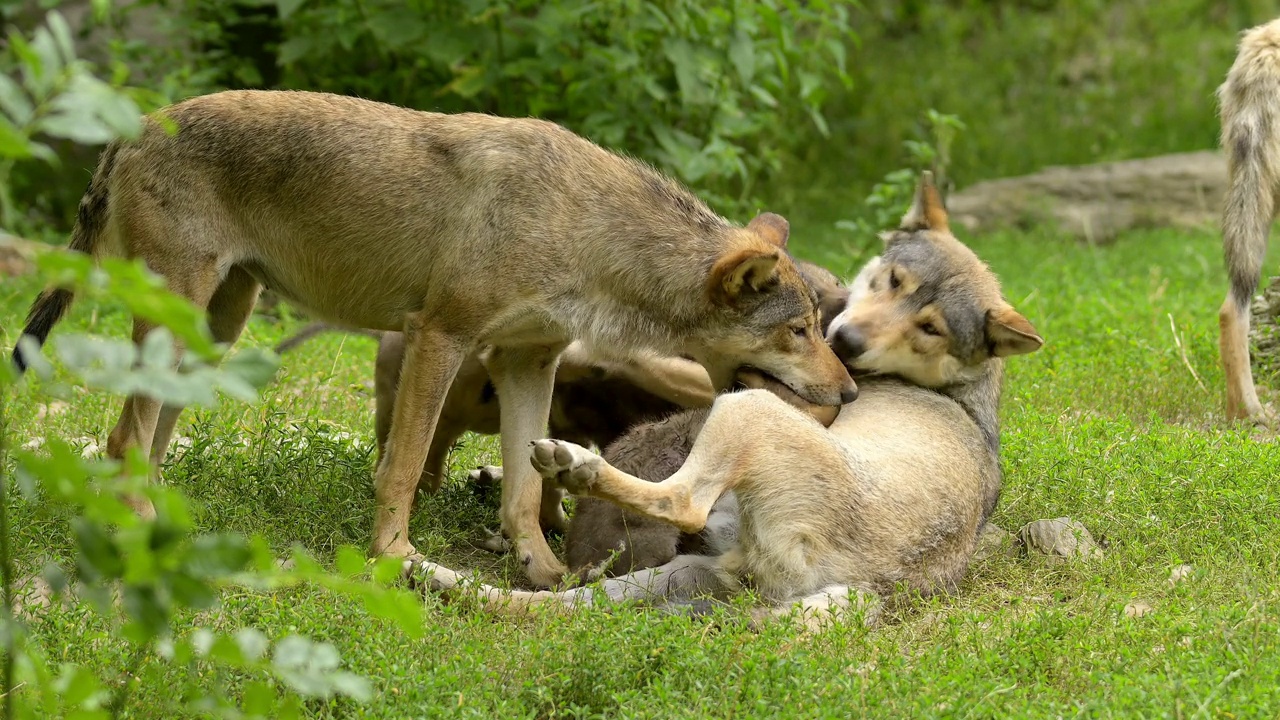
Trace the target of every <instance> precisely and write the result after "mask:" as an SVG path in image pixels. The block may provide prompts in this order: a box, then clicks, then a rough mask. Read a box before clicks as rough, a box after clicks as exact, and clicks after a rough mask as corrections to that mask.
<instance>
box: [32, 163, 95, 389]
mask: <svg viewBox="0 0 1280 720" xmlns="http://www.w3.org/2000/svg"><path fill="white" fill-rule="evenodd" d="M118 151H119V145H118V144H117V143H111V144H110V145H108V146H107V149H106V150H104V151H103V152H102V157H101V158H100V159H99V160H98V168H97V170H95V171H94V173H93V179H92V180H90V181H89V189H88V190H86V191H85V193H84V197H83V198H81V199H80V212H79V214H78V215H77V216H76V224H75V227H74V228H72V229H71V243H70V244H69V245H68V247H69V248H71V249H72V250H75V251H77V252H82V253H88V254H90V255H96V254H97V250H98V245H99V241H100V240H101V237H102V231H103V228H104V226H105V225H106V220H107V190H108V187H109V185H110V179H111V173H112V171H113V170H114V169H115V163H116V153H117V152H118ZM73 299H74V293H72V292H71V291H70V290H65V289H62V288H53V289H49V290H45V291H44V292H42V293H40V296H39V297H37V298H36V301H35V302H34V303H32V304H31V310H30V311H28V312H27V324H26V327H25V328H23V330H22V335H23V336H30V337H32V338H34V339H35V341H36V343H37V345H43V344H44V341H45V340H47V339H48V337H49V333H50V331H52V330H53V326H54V325H56V324H57V323H58V321H59V320H61V319H62V316H63V315H65V314H66V312H67V308H69V307H71V301H72V300H73ZM13 362H14V364H15V365H17V367H18V371H19V372H23V371H25V370H26V369H27V364H28V363H27V360H26V359H25V358H24V357H23V356H22V351H21V350H20V349H19V348H18V347H16V346H15V347H14V349H13Z"/></svg>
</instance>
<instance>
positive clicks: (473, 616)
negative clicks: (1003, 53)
mask: <svg viewBox="0 0 1280 720" xmlns="http://www.w3.org/2000/svg"><path fill="white" fill-rule="evenodd" d="M794 242H795V243H796V244H797V247H796V249H797V251H798V252H799V253H800V254H801V255H805V256H807V257H810V258H814V259H818V260H820V261H823V262H826V263H827V264H829V265H830V266H832V267H833V269H836V270H839V271H842V272H843V271H848V270H849V269H851V268H852V267H853V266H854V265H855V263H856V258H850V257H847V256H846V255H844V254H843V253H844V251H843V249H842V248H843V245H842V241H841V239H840V238H839V237H837V236H835V235H834V234H830V233H827V232H826V231H825V230H823V229H821V228H803V227H798V228H797V233H796V235H795V239H794ZM972 244H973V246H974V248H975V249H976V250H977V251H978V252H979V254H980V255H982V256H983V257H984V258H986V259H987V260H988V261H989V262H990V264H991V265H992V266H993V268H994V269H995V270H996V272H997V273H998V274H999V275H1000V276H1001V277H1002V278H1003V281H1004V285H1005V289H1006V293H1007V296H1008V297H1009V299H1010V300H1011V301H1012V302H1013V303H1014V305H1015V306H1016V307H1018V308H1019V309H1020V310H1021V311H1022V312H1023V313H1024V314H1026V315H1027V316H1028V317H1029V318H1030V319H1031V320H1032V322H1033V323H1034V324H1035V325H1036V327H1037V328H1038V329H1039V330H1040V331H1041V332H1042V334H1043V335H1044V337H1045V338H1046V339H1047V345H1046V346H1045V348H1044V349H1043V350H1042V351H1041V352H1039V353H1037V354H1035V355H1032V356H1029V357H1026V358H1018V359H1016V360H1014V361H1013V362H1011V363H1010V372H1009V377H1008V381H1007V385H1006V393H1005V399H1004V408H1003V417H1004V465H1005V468H1006V473H1007V474H1006V484H1005V491H1004V495H1003V497H1002V499H1001V502H1000V505H999V508H998V509H997V511H996V514H995V517H994V521H995V522H996V523H998V524H1000V525H1001V526H1003V527H1005V528H1008V529H1016V528H1017V527H1019V526H1020V525H1022V524H1023V523H1026V522H1029V521H1031V520H1035V519H1038V518H1045V517H1057V516H1061V515H1070V516H1072V517H1074V518H1076V519H1078V520H1080V521H1082V522H1084V523H1085V525H1087V526H1088V527H1089V528H1090V529H1091V530H1092V531H1093V533H1094V534H1095V536H1097V537H1099V538H1100V539H1104V540H1105V541H1106V542H1107V544H1108V548H1109V549H1108V551H1107V554H1106V556H1105V557H1104V558H1103V559H1101V560H1099V561H1097V562H1095V563H1092V564H1050V563H1048V562H1044V561H1038V560H1036V559H1026V558H1023V559H1017V558H1006V557H997V558H993V559H991V560H988V561H985V562H983V563H981V564H978V565H976V566H975V567H973V568H972V570H971V572H970V574H969V576H968V579H967V580H966V582H965V583H964V585H963V587H962V588H961V591H960V593H959V594H958V595H956V596H953V597H946V598H937V599H934V600H931V601H928V602H918V603H914V604H911V605H909V606H908V607H905V608H902V609H898V610H895V611H893V612H892V613H891V614H890V615H889V616H888V617H887V618H886V620H885V622H884V623H883V624H882V626H881V627H879V628H878V629H875V630H872V631H867V630H864V629H862V628H859V627H844V628H837V629H835V630H833V631H831V632H828V633H826V634H824V635H820V636H816V637H805V636H802V635H800V634H799V633H798V632H797V631H796V630H794V629H792V628H789V627H787V626H777V627H772V628H769V629H766V630H765V631H763V632H761V633H753V632H751V631H749V630H747V629H745V628H744V627H743V626H742V624H741V622H739V621H738V620H736V619H735V618H736V617H737V616H735V615H733V614H731V613H730V614H728V615H725V616H723V617H721V618H719V620H720V622H715V623H712V622H708V621H702V620H688V619H682V618H669V617H656V616H653V615H651V614H644V613H640V612H636V613H631V612H626V613H618V614H612V615H610V614H606V613H603V612H599V611H593V612H581V613H578V614H576V615H574V616H571V617H568V618H561V619H554V620H552V619H548V618H542V619H535V620H525V621H513V620H498V619H493V618H491V617H488V616H485V615H483V614H479V613H477V612H475V611H473V610H470V609H468V608H466V607H463V606H441V605H439V604H438V603H437V602H435V600H433V599H428V601H427V602H428V603H429V605H430V607H429V612H428V623H429V627H428V628H427V629H426V634H425V637H424V638H422V639H421V640H414V641H410V640H408V639H406V638H405V637H404V636H403V635H401V634H399V633H398V632H397V631H395V630H394V629H393V628H392V627H391V626H390V625H389V624H388V623H385V622H382V621H379V620H375V619H372V618H370V617H369V616H368V615H367V614H366V613H365V612H364V611H363V610H362V608H361V607H360V605H359V604H358V603H356V602H354V601H348V600H345V599H343V598H338V597H335V596H333V595H331V594H329V593H327V592H325V591H322V590H316V589H305V588H304V589H295V590H291V591H289V592H282V593H275V594H260V593H255V592H249V591H238V592H229V593H227V594H226V595H225V596H224V598H223V604H222V606H221V607H220V608H219V609H218V610H216V611H212V612H208V613H204V614H203V615H202V616H201V617H198V618H191V619H190V623H191V624H192V625H195V624H197V623H198V624H202V625H214V626H219V627H238V626H242V625H252V626H256V627H258V628H260V629H262V630H263V631H264V632H266V633H267V634H268V635H269V636H272V637H279V636H283V635H285V634H288V633H290V632H302V633H304V634H309V635H311V636H313V637H315V638H317V639H324V640H329V641H331V642H333V643H334V644H335V645H336V646H337V647H338V649H339V650H340V652H341V654H342V657H343V658H344V660H345V662H346V663H347V665H348V666H349V667H350V668H352V669H355V670H356V671H358V672H361V673H362V674H365V675H367V676H369V677H370V678H372V679H373V681H374V683H375V687H376V696H375V698H374V699H373V701H372V702H370V703H368V704H366V705H355V704H352V703H349V702H346V701H341V702H334V703H331V704H314V705H310V706H309V708H310V709H311V710H312V711H314V713H315V715H316V716H322V717H330V716H335V717H336V716H340V717H379V718H381V717H388V718H389V717H411V716H412V717H445V716H447V717H502V718H518V717H652V718H674V717H748V716H751V717H777V716H783V717H805V718H816V717H842V718H843V717H857V716H864V715H871V716H877V717H930V716H939V717H991V716H1018V717H1062V716H1068V715H1070V716H1075V715H1085V716H1092V717H1127V716H1138V715H1141V716H1157V715H1159V716H1169V717H1197V716H1203V717H1226V718H1231V717H1263V716H1267V717H1274V716H1276V715H1277V714H1278V713H1280V695H1278V694H1277V690H1276V688H1277V687H1280V589H1278V588H1277V585H1276V583H1275V578H1276V577H1277V570H1278V569H1280V539H1278V538H1280V492H1278V491H1277V484H1276V480H1275V478H1276V477H1277V476H1278V475H1280V451H1278V450H1277V448H1276V446H1275V444H1274V443H1272V442H1270V441H1269V440H1268V438H1266V437H1264V436H1261V435H1255V434H1254V433H1252V432H1250V431H1247V430H1243V429H1236V428H1227V427H1224V425H1223V423H1222V413H1221V398H1220V396H1221V391H1220V388H1221V385H1222V377H1221V373H1220V371H1219V370H1218V368H1217V364H1216V363H1217V351H1216V327H1217V325H1216V322H1215V314H1216V309H1217V306H1218V304H1219V302H1220V300H1221V297H1222V294H1223V291H1224V289H1225V280H1224V278H1223V273H1222V272H1221V270H1220V267H1221V259H1220V255H1219V249H1218V239H1217V237H1216V236H1215V235H1214V234H1213V233H1211V232H1207V231H1206V232H1199V233H1182V232H1169V231H1161V232H1142V233H1134V234H1129V235H1126V236H1124V237H1123V238H1122V239H1121V240H1120V241H1119V242H1118V243H1117V244H1115V245H1114V246H1110V247H1102V248H1096V249H1089V248H1085V247H1082V246H1079V245H1075V244H1072V243H1070V242H1068V241H1065V240H1063V239H1060V238H1057V237H1054V236H1051V235H1045V234H1036V233H1024V234H1005V235H997V236H991V237H984V238H980V239H973V240H972ZM34 291H35V288H34V287H32V286H31V284H30V283H29V282H23V281H13V282H8V281H7V282H6V283H5V284H4V286H3V287H0V327H2V328H3V331H4V337H3V339H2V342H3V343H4V344H5V345H6V346H8V345H9V344H11V343H12V341H13V338H14V334H15V332H16V331H17V329H18V323H19V320H20V317H21V315H22V314H23V313H24V312H25V308H26V304H27V303H28V302H29V300H30V299H31V297H32V296H33V294H34ZM299 324H300V321H298V320H286V321H285V322H283V323H277V322H274V321H271V320H269V319H267V318H262V317H259V318H255V320H254V321H253V323H252V325H251V327H250V328H249V331H248V332H247V333H246V337H245V338H244V340H243V341H242V342H244V343H252V344H259V345H267V344H270V343H272V342H274V341H275V340H277V339H279V338H281V337H282V336H283V335H284V334H285V333H287V332H288V331H290V330H292V329H295V328H296V327H297V326H298V325H299ZM125 327H126V320H125V319H124V318H123V317H122V316H121V314H120V313H119V312H118V310H116V309H112V308H105V307H103V308H93V307H88V306H78V307H77V308H76V309H75V311H74V313H73V315H72V317H71V318H70V320H69V321H68V322H67V323H66V324H65V326H64V328H63V330H64V331H65V329H67V328H77V329H86V328H93V329H94V330H96V331H101V332H107V333H112V334H120V335H123V334H124V333H125ZM56 336H57V335H56V333H55V338H56ZM372 356H373V344H372V342H371V341H369V340H366V339H363V338H357V337H342V336H336V335H335V336H331V337H325V338H321V339H318V340H316V341H314V342H313V343H311V344H310V345H307V346H304V348H302V349H301V350H299V351H297V352H296V353H295V354H293V355H291V356H289V357H287V358H286V359H285V362H284V366H283V368H282V370H281V372H280V375H279V377H278V379H277V382H275V383H274V384H273V385H271V386H270V388H269V389H268V390H267V392H266V399H265V402H263V403H262V404H260V405H257V406H246V405H240V404H234V403H231V402H225V403H223V404H222V405H221V406H220V407H218V408H217V409H216V410H214V411H206V412H193V413H191V414H190V415H188V416H185V417H184V422H183V424H182V425H181V426H180V429H179V432H180V434H181V435H182V436H184V437H186V438H190V443H189V445H188V446H186V447H185V448H178V449H176V450H175V454H174V457H173V458H172V459H171V462H170V463H169V465H168V467H167V470H166V477H167V479H168V481H169V482H171V483H174V484H176V485H179V486H181V487H182V488H183V490H184V491H185V492H187V493H188V494H189V495H190V496H191V497H192V498H194V499H195V500H196V501H197V502H198V503H199V505H200V507H201V513H202V514H201V522H202V523H203V524H204V525H206V526H207V527H210V528H219V529H234V530H239V531H243V532H253V533H261V534H262V535H264V536H265V537H266V538H268V539H269V541H270V542H271V543H272V544H273V545H274V546H275V547H278V548H279V549H280V550H281V552H282V553H283V552H284V551H285V550H287V548H288V547H289V546H290V545H291V544H292V543H301V544H303V545H304V546H306V547H307V548H309V549H310V550H311V551H312V552H314V553H316V554H317V555H319V556H320V557H322V558H325V559H328V558H330V557H331V556H332V550H333V548H334V547H335V546H336V545H338V544H342V543H353V544H359V545H363V544H364V542H365V541H366V533H367V532H368V530H369V526H370V522H371V517H372V492H371V488H370V474H371V471H372V462H373V455H372V452H371V450H370V445H371V438H372V422H371V412H372V402H373V401H372V396H371V392H370V390H369V389H368V383H369V381H370V380H371V377H372ZM1260 380H1263V381H1264V382H1266V379H1264V378H1260ZM38 390H39V389H38V388H33V387H27V388H24V389H22V390H21V392H20V394H19V397H18V399H17V402H16V403H15V405H14V407H20V408H26V409H27V410H26V411H25V412H23V413H17V417H16V418H15V426H14V427H13V428H12V430H13V432H14V433H15V434H16V435H17V437H16V438H15V440H16V441H17V442H18V443H19V444H20V443H22V442H26V441H27V440H29V439H31V438H34V437H38V436H41V435H45V434H49V435H58V436H65V437H84V438H86V442H87V441H89V440H92V441H93V442H95V443H102V442H104V441H105V436H106V433H107V431H108V430H109V428H110V426H111V424H112V422H113V421H114V413H115V412H116V410H117V403H116V401H115V400H114V399H111V398H106V397H102V396H97V395H91V396H84V397H78V398H74V399H73V401H72V402H70V403H68V404H67V405H65V406H59V405H48V404H47V402H48V401H47V400H45V399H42V396H41V395H40V394H39V392H38ZM39 404H46V405H45V409H44V410H43V411H42V412H37V410H38V407H39ZM495 459H496V447H495V445H494V443H493V441H492V439H491V438H474V437H471V438H468V439H467V440H466V441H465V443H464V444H463V446H462V447H461V448H460V449H459V450H458V451H457V452H455V454H454V457H453V459H452V461H451V482H450V483H449V484H448V485H447V486H446V488H445V489H444V490H443V491H442V492H441V493H440V494H439V495H437V496H434V497H425V498H422V501H421V504H420V507H419V510H418V512H417V515H416V517H415V519H414V522H413V524H412V535H413V539H414V541H415V543H416V544H417V546H418V548H419V549H420V550H422V551H424V552H425V553H426V554H427V555H428V556H430V557H432V558H433V559H439V560H442V561H444V562H446V563H452V564H455V565H468V566H477V567H480V568H481V569H482V570H483V572H484V573H485V574H486V575H488V576H489V577H491V578H492V579H495V580H498V581H505V582H510V581H513V580H514V579H515V577H516V574H517V573H516V571H515V568H514V567H513V566H512V564H511V563H510V562H509V561H508V560H506V559H504V558H497V557H495V556H492V555H488V554H485V553H483V552H481V551H478V550H473V549H471V542H472V541H474V540H477V539H479V537H480V534H481V528H482V527H484V526H494V525H495V524H496V517H495V513H494V511H493V510H492V508H491V507H489V506H487V505H485V504H483V503H482V502H480V501H479V500H478V499H477V498H476V497H475V495H474V494H473V493H472V491H471V490H470V488H468V487H467V485H466V483H465V471H466V470H467V469H469V468H471V467H474V466H475V465H476V464H479V463H481V462H491V461H494V460H495ZM11 511H12V512H13V513H14V515H15V517H16V518H17V520H16V523H17V536H18V553H19V556H20V559H21V561H22V564H23V565H24V567H27V568H31V567H34V566H36V564H37V563H38V562H39V561H41V560H43V559H44V558H47V557H53V558H55V559H58V558H65V556H66V549H67V547H68V546H69V542H68V528H67V524H66V518H65V517H63V516H61V515H59V514H58V513H57V512H55V511H52V510H50V509H49V508H47V507H42V506H38V505H30V504H27V503H24V502H22V501H15V503H14V505H13V507H12V508H11ZM1183 563H1186V564H1190V565H1191V566H1193V567H1194V572H1193V574H1192V575H1191V577H1190V578H1189V579H1188V580H1186V581H1184V582H1181V583H1179V584H1177V585H1171V584H1170V583H1169V582H1167V578H1168V577H1169V573H1170V569H1171V568H1173V567H1174V566H1177V565H1180V564H1183ZM1138 600H1141V601H1144V602H1146V603H1148V604H1150V605H1151V606H1152V608H1153V612H1151V613H1150V614H1147V615H1145V616H1142V617H1138V618H1130V617H1127V616H1126V615H1125V613H1124V611H1123V609H1124V607H1125V606H1126V604H1128V603H1130V602H1133V601H1138ZM33 632H34V634H35V635H36V636H37V637H38V638H39V639H40V641H41V643H42V644H43V645H44V646H45V647H46V648H48V649H49V651H50V652H51V653H53V654H54V655H55V657H56V658H59V659H63V660H67V661H73V662H77V663H84V664H87V665H89V666H91V667H93V668H94V669H96V670H97V671H98V673H99V675H101V676H104V677H111V676H112V675H113V673H114V672H117V671H118V668H120V667H121V666H123V665H124V664H125V660H126V657H125V654H126V648H125V646H124V645H123V644H122V643H119V642H117V641H113V640H112V639H111V638H110V637H109V636H108V635H107V633H106V627H105V625H104V623H103V622H102V621H101V620H99V619H97V618H96V617H94V616H93V615H91V614H89V613H88V612H87V611H84V610H80V609H75V608H71V609H54V610H50V611H48V612H47V613H45V614H44V615H43V616H42V617H41V618H39V619H37V620H36V621H35V622H34V625H33ZM185 672H188V670H184V669H174V668H172V667H171V666H169V665H167V664H164V663H162V662H160V661H156V660H152V659H150V658H147V659H144V660H143V663H142V668H141V671H140V678H141V680H140V681H139V686H138V688H137V689H136V691H135V692H134V693H133V695H132V696H131V698H130V701H129V706H128V712H129V713H130V714H132V715H133V716H135V717H162V716H163V717H172V716H177V715H179V713H178V712H177V710H176V709H173V708H174V706H175V703H176V702H177V701H178V700H179V699H178V698H175V697H173V696H172V692H171V690H170V688H172V687H176V686H180V685H181V684H182V683H180V682H178V681H179V680H181V679H182V678H177V677H175V674H176V673H185ZM208 682H228V683H232V684H233V685H234V684H235V683H236V682H238V679H237V678H231V677H212V676H211V677H209V678H208Z"/></svg>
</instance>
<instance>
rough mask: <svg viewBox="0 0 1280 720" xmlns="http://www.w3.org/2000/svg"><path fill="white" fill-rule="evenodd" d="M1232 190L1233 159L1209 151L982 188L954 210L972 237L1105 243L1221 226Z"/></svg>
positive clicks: (959, 198) (957, 201)
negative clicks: (1032, 234)
mask: <svg viewBox="0 0 1280 720" xmlns="http://www.w3.org/2000/svg"><path fill="white" fill-rule="evenodd" d="M1226 186H1227V163H1226V159H1225V158H1224V157H1223V155H1222V154H1221V153H1219V152H1217V151H1216V150H1207V151H1203V152H1192V153H1179V154H1176V155H1163V156H1160V157H1153V158H1145V159H1142V160H1125V161H1122V162H1109V163H1099V164H1097V165H1077V166H1062V167H1049V168H1045V169H1044V170H1041V171H1040V172H1037V173H1033V174H1031V175H1023V176H1021V177H1012V178H1003V179H1000V180H989V181H986V182H980V183H977V184H976V185H972V186H970V187H968V188H965V189H964V190H962V191H960V192H957V193H955V194H953V195H952V196H951V197H950V198H948V199H947V209H948V211H949V213H950V215H951V218H952V222H954V223H957V224H959V225H960V226H962V227H965V228H966V229H968V230H970V231H985V230H993V229H996V228H1001V227H1027V226H1030V225H1040V224H1049V225H1054V226H1057V227H1058V228H1060V229H1061V230H1063V231H1065V232H1068V233H1070V234H1072V235H1075V236H1077V237H1080V238H1082V239H1085V240H1088V241H1090V242H1105V241H1108V240H1110V239H1112V238H1114V237H1115V236H1116V234H1117V233H1119V232H1121V231H1123V230H1128V229H1130V228H1137V227H1202V226H1204V225H1205V224H1208V223H1213V222H1216V220H1217V218H1218V213H1219V210H1220V207H1221V203H1222V196H1223V193H1224V192H1225V191H1226Z"/></svg>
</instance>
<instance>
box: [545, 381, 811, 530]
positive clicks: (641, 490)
mask: <svg viewBox="0 0 1280 720" xmlns="http://www.w3.org/2000/svg"><path fill="white" fill-rule="evenodd" d="M825 432H826V431H825V430H823V429H822V428H821V426H819V425H818V424H817V422H816V421H815V420H813V419H812V418H810V417H809V416H808V415H805V414H803V413H802V412H800V411H799V410H796V409H795V408H793V407H791V406H790V405H788V404H787V403H786V402H785V401H783V400H781V399H779V398H778V396H776V395H774V394H773V393H771V392H768V391H767V390H745V391H741V392H735V393H729V394H727V395H721V396H720V397H718V398H717V399H716V401H715V404H714V405H712V408H711V414H710V415H709V416H708V417H707V421H706V423H705V424H704V425H703V427H702V431H701V432H700V433H699V434H698V438H697V440H695V441H694V444H693V448H692V450H691V451H690V453H689V457H688V459H687V460H685V463H684V465H682V466H681V467H680V469H679V470H677V471H676V472H675V474H674V475H672V476H671V477H669V478H667V479H666V480H663V481H662V482H660V483H651V482H648V481H645V480H642V479H640V478H637V477H635V476H632V475H628V474H627V473H624V472H622V471H621V470H618V469H617V468H615V467H613V466H612V465H610V464H609V463H608V462H606V461H605V460H604V458H601V457H600V456H599V455H596V454H595V453H593V452H591V451H589V450H587V449H586V448H583V447H581V446H579V445H574V444H573V443H570V442H565V441H563V440H539V441H537V442H536V443H534V446H533V452H532V457H531V458H530V461H531V462H532V463H533V466H534V467H535V468H537V469H538V472H539V473H541V474H542V476H543V477H544V478H546V479H548V480H555V481H556V482H559V483H560V484H561V485H563V486H564V487H565V489H567V490H569V491H570V492H572V493H575V494H578V495H589V496H591V497H598V498H603V499H605V500H609V501H611V502H614V503H616V504H618V505H621V506H623V507H626V508H630V509H632V510H635V511H636V512H639V513H641V514H644V515H648V516H649V517H652V518H657V519H658V520H663V521H666V522H669V523H671V524H672V525H675V526H676V527H678V528H680V530H681V531H683V532H686V533H696V532H699V531H700V530H702V528H703V527H705V526H706V524H707V515H708V514H709V513H710V512H711V508H712V506H713V505H715V503H716V501H717V500H719V499H720V496H721V495H723V494H724V492H725V491H726V490H732V489H733V488H735V487H737V486H738V485H739V484H741V483H744V482H771V481H773V480H775V479H782V478H775V474H774V473H771V472H769V471H768V470H767V468H769V467H776V466H777V462H776V458H775V459H774V462H766V459H765V458H762V457H761V454H762V453H767V454H770V455H774V456H776V455H777V454H778V453H780V452H791V451H792V450H788V449H784V448H781V447H779V446H777V445H776V444H775V442H774V441H775V439H776V438H778V437H794V438H799V437H805V436H808V437H818V438H823V436H822V435H816V436H815V435H814V433H825ZM810 445H811V447H807V448H806V451H808V452H810V454H811V455H815V456H816V455H818V454H820V453H821V450H822V448H823V447H826V446H827V445H829V443H827V442H826V441H825V440H824V439H820V440H819V441H818V442H817V443H811V444H810ZM726 458H731V459H732V461H726Z"/></svg>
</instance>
